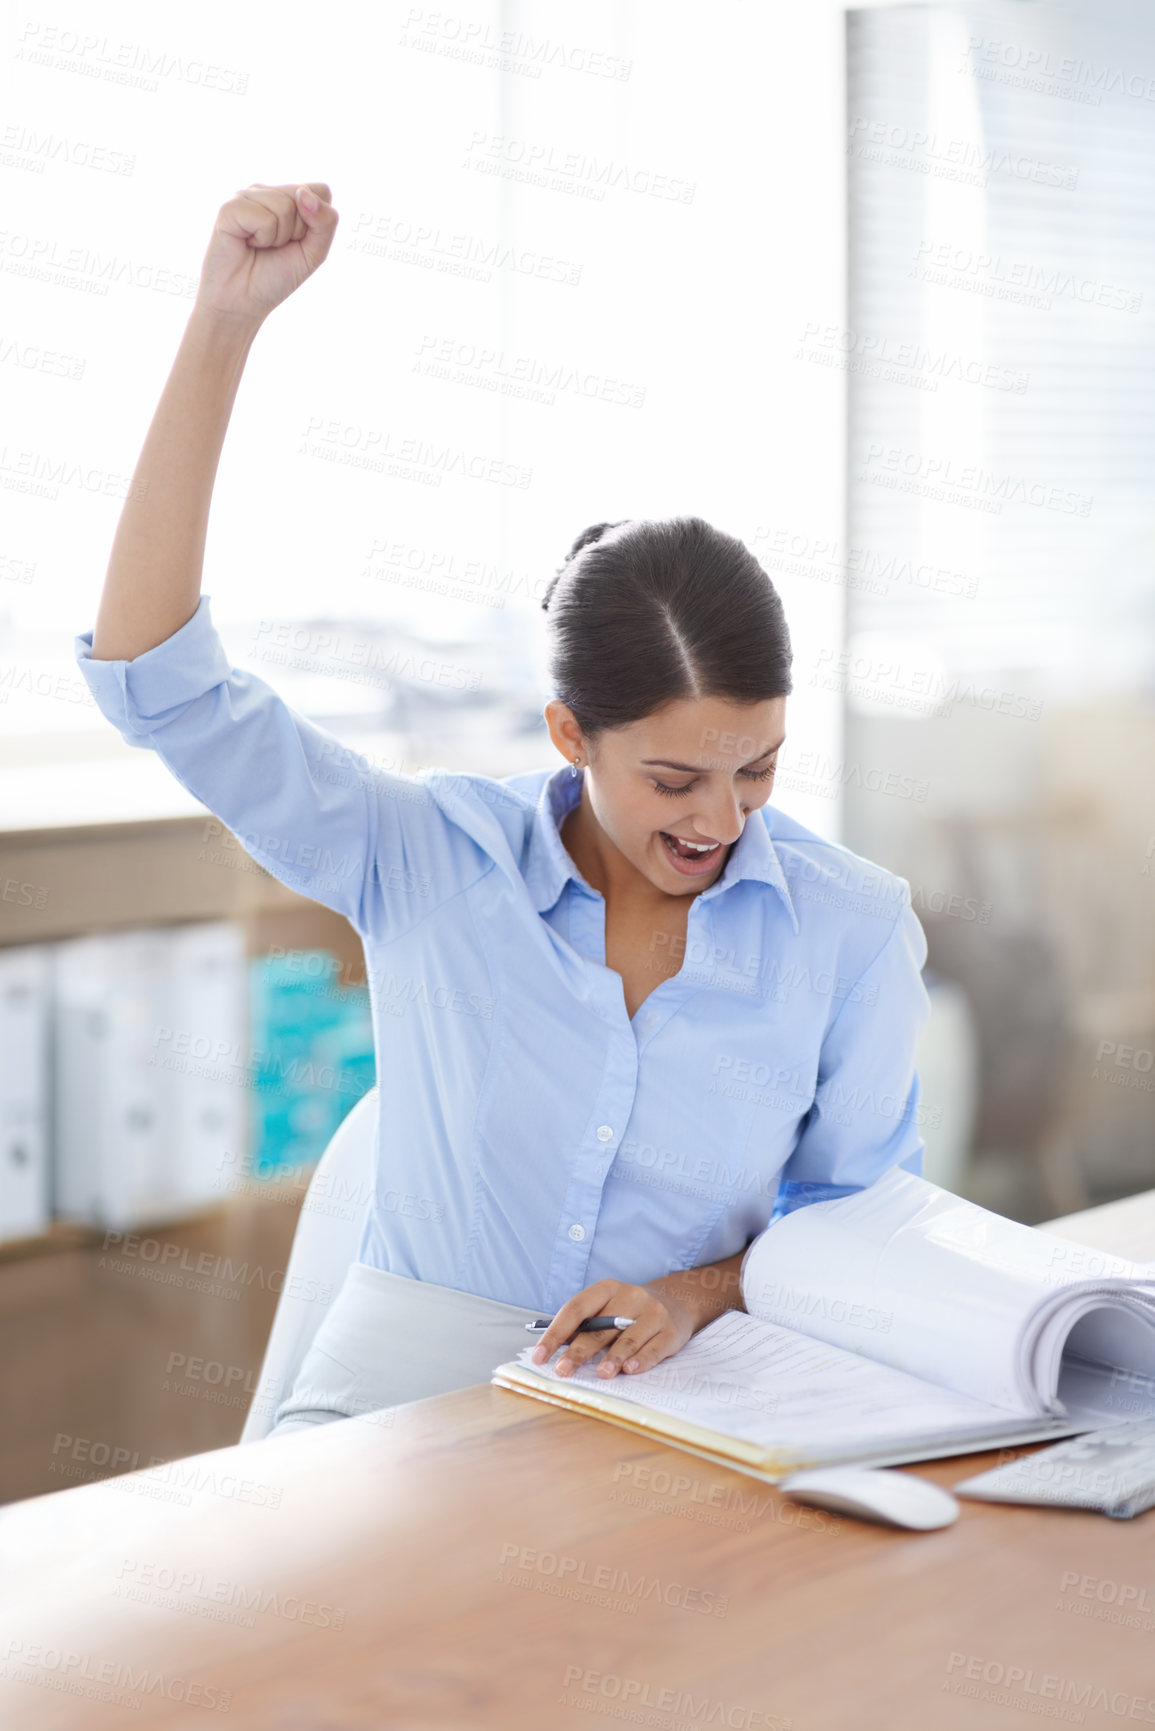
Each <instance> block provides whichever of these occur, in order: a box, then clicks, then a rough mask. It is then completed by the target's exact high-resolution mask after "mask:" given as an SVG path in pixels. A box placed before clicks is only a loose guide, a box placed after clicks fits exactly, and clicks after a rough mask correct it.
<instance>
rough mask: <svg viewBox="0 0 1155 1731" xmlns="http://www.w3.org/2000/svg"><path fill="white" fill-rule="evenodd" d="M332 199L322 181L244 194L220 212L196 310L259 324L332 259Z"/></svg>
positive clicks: (262, 188) (255, 189) (248, 190)
mask: <svg viewBox="0 0 1155 1731" xmlns="http://www.w3.org/2000/svg"><path fill="white" fill-rule="evenodd" d="M331 197H332V194H331V193H330V191H329V188H328V187H327V186H326V184H325V182H324V181H323V180H313V181H307V182H305V183H304V184H303V185H301V186H297V187H294V186H262V185H260V184H259V183H258V184H256V185H253V186H246V187H244V188H242V190H241V191H240V192H238V193H237V194H236V196H235V197H234V198H230V199H229V201H228V203H227V204H223V205H222V206H221V208H220V212H219V214H218V216H217V220H216V226H215V227H214V229H213V234H212V239H211V240H210V241H209V244H208V250H207V251H206V253H205V256H204V263H203V265H202V266H201V280H200V288H199V289H198V291H197V297H196V306H197V308H198V309H200V310H201V311H204V312H210V313H215V314H218V315H221V316H224V317H226V318H237V319H241V320H246V319H247V320H251V321H253V322H255V323H257V324H259V323H260V322H261V321H262V320H263V319H265V318H266V317H267V316H268V314H269V313H271V312H272V310H273V308H274V307H276V306H279V305H280V303H281V302H282V301H283V300H286V299H287V298H288V297H289V295H291V294H292V292H293V290H294V289H296V288H300V286H301V284H302V283H303V282H304V281H305V278H306V277H310V276H312V274H313V272H314V271H315V270H316V269H317V266H318V265H320V264H323V263H324V261H325V258H326V257H327V256H328V252H329V248H330V246H331V245H332V241H333V236H334V234H335V233H336V232H337V212H336V211H335V210H334V209H333V206H332V204H331V203H330V202H329V200H330V198H331Z"/></svg>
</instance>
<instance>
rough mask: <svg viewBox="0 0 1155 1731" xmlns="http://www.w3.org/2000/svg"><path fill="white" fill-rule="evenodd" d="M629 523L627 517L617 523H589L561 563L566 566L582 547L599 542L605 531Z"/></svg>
mask: <svg viewBox="0 0 1155 1731" xmlns="http://www.w3.org/2000/svg"><path fill="white" fill-rule="evenodd" d="M630 521H631V519H630V518H629V517H623V518H622V519H621V521H620V522H618V523H591V524H590V526H589V528H588V529H583V530H582V532H581V534H580V535H579V536H578V538H577V540H576V541H575V542H574V544H573V546H572V547H571V548H570V550H569V552H568V553H567V554H566V556H565V558H564V560H563V561H562V563H563V564H565V565H568V564H569V562H570V560H571V559H574V558H576V557H577V555H578V554H579V553H580V552H581V550H582V548H583V547H588V546H589V545H590V543H591V542H593V541H600V540H601V538H602V536H603V535H604V534H605V532H606V530H607V529H620V528H621V526H622V523H628V522H630Z"/></svg>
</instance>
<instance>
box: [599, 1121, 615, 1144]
mask: <svg viewBox="0 0 1155 1731" xmlns="http://www.w3.org/2000/svg"><path fill="white" fill-rule="evenodd" d="M613 1139H614V1133H613V1131H612V1130H611V1129H610V1127H609V1125H608V1124H599V1125H598V1141H599V1142H612V1141H613Z"/></svg>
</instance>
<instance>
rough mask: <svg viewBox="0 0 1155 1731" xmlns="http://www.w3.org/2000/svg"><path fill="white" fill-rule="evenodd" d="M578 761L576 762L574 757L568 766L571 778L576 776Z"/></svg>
mask: <svg viewBox="0 0 1155 1731" xmlns="http://www.w3.org/2000/svg"><path fill="white" fill-rule="evenodd" d="M578 761H579V760H578V759H577V758H576V757H575V758H574V760H573V762H572V763H571V764H570V766H569V772H570V775H571V776H576V775H577V772H578Z"/></svg>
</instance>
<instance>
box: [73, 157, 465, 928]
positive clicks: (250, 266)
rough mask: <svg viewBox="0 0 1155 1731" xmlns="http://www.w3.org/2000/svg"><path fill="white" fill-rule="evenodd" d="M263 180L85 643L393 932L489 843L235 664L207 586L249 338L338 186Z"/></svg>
mask: <svg viewBox="0 0 1155 1731" xmlns="http://www.w3.org/2000/svg"><path fill="white" fill-rule="evenodd" d="M308 190H309V189H303V188H298V189H296V190H294V189H291V188H288V187H283V186H281V187H266V186H253V187H249V188H248V189H247V190H246V191H244V192H241V193H238V194H237V196H236V197H235V198H234V199H232V200H230V202H229V203H228V204H226V205H224V206H222V208H221V211H220V213H219V215H218V217H217V222H216V227H215V229H214V231H213V237H212V240H211V241H210V243H209V247H208V251H207V252H206V254H205V261H204V268H203V272H202V277H201V284H200V289H199V292H198V295H197V300H196V304H195V306H194V308H193V312H192V315H191V317H190V318H189V322H188V328H187V330H186V331H185V334H184V338H183V340H182V342H181V346H180V350H179V353H178V355H177V358H176V361H175V362H174V364H173V368H172V371H171V373H170V375H169V379H168V383H167V385H166V386H165V390H164V394H163V396H162V397H161V400H160V405H159V407H158V408H157V411H156V414H155V416H154V417H153V421H152V425H151V427H150V429H149V433H148V438H147V440H146V441H145V445H144V449H143V451H142V452H141V456H140V461H139V462H138V464H137V467H136V473H135V476H134V485H133V488H132V490H131V495H130V497H129V499H128V500H127V502H126V503H125V506H124V510H123V512H122V514H121V519H120V525H119V528H118V530H117V534H116V539H115V541H114V544H113V550H112V557H111V559H110V562H109V567H108V574H107V577H106V579H105V584H104V592H103V595H102V597H101V602H100V609H99V615H98V618H97V622H96V624H95V626H94V628H93V630H92V631H91V632H86V633H83V634H80V635H78V636H77V638H76V656H77V660H78V662H79V665H80V668H81V671H82V673H83V675H84V678H85V680H86V681H87V683H88V686H89V689H90V690H91V691H92V694H93V696H94V697H95V699H96V702H97V704H98V706H99V708H100V709H101V711H102V713H103V714H104V715H105V716H106V717H107V718H108V720H110V721H111V722H112V723H113V725H114V726H115V727H116V728H117V729H118V730H119V732H120V734H121V736H122V738H124V739H125V740H126V741H127V743H128V744H130V745H134V746H141V747H144V748H147V749H150V750H153V751H155V752H156V753H157V755H158V757H159V758H160V759H161V761H162V762H163V763H165V764H166V765H167V766H168V768H169V769H170V770H171V771H172V773H173V774H174V775H175V776H176V777H177V779H178V780H179V781H180V783H181V784H182V786H184V787H186V788H187V789H188V790H189V792H190V793H192V794H194V795H195V797H196V798H197V799H199V800H200V801H201V802H202V803H203V804H204V805H205V806H207V807H208V809H209V811H211V812H212V813H214V815H215V816H216V817H218V818H220V819H221V820H222V822H223V823H224V824H226V825H227V826H228V828H229V829H230V830H232V831H233V833H234V834H235V835H236V836H237V837H238V838H239V839H240V841H241V842H242V844H243V846H244V847H245V848H246V849H247V851H248V852H249V853H250V854H251V855H252V856H253V858H254V859H256V860H257V861H259V863H260V864H261V865H263V866H264V867H265V868H266V869H267V870H268V871H269V872H271V873H272V875H273V876H274V877H276V878H278V879H280V881H281V882H282V883H285V884H288V885H289V887H290V888H291V889H294V890H297V891H298V892H299V893H300V894H301V895H305V896H310V897H312V899H313V900H315V901H319V902H323V903H324V904H325V905H326V906H327V907H331V908H335V909H336V910H337V911H338V912H340V913H343V914H345V915H346V916H347V918H348V919H349V920H350V921H351V922H352V923H353V925H354V926H355V927H356V928H357V930H358V931H360V932H362V933H366V932H369V931H370V930H372V931H373V933H374V934H375V935H376V936H378V937H380V938H382V939H386V938H388V937H390V936H393V935H396V934H397V933H398V932H400V931H401V930H403V929H405V928H406V927H407V926H408V925H410V924H412V923H413V922H415V921H417V920H420V919H421V918H423V917H424V916H425V914H427V913H428V912H429V910H430V909H431V908H432V907H433V906H434V905H435V904H436V902H437V901H439V900H441V899H443V898H445V897H447V896H451V895H453V894H456V892H457V891H458V890H459V889H460V888H461V887H462V884H463V883H464V882H465V881H467V880H468V878H469V877H471V876H472V877H476V876H478V875H479V874H480V873H481V872H482V871H483V870H484V869H485V866H486V863H487V861H486V858H485V857H484V856H481V855H479V850H478V849H477V848H476V847H475V846H474V844H473V843H472V842H471V841H470V840H469V839H468V838H467V837H466V835H465V834H464V833H463V832H461V831H459V830H458V829H457V828H456V827H455V826H454V825H453V824H452V823H451V822H450V821H449V819H448V818H447V817H446V816H445V814H444V812H443V811H442V809H441V808H440V807H439V805H438V804H437V802H436V801H435V800H434V799H433V798H431V797H430V795H429V793H428V791H427V789H425V788H423V787H421V786H419V785H417V782H416V780H415V778H412V777H406V776H401V775H394V774H392V773H391V772H389V771H386V770H382V769H377V768H375V767H373V766H372V765H370V764H369V762H368V761H367V760H366V759H364V758H362V757H361V756H360V755H359V754H358V753H356V752H354V751H350V750H349V749H347V748H346V747H345V746H344V745H342V744H341V743H340V741H339V740H338V739H337V738H335V736H334V735H333V734H332V733H330V732H328V731H327V730H326V729H325V728H323V727H320V726H318V725H317V724H316V723H315V722H313V721H310V720H309V719H308V718H307V717H305V716H303V715H300V714H298V712H297V711H296V710H294V709H293V708H291V706H290V705H289V704H287V703H286V702H285V700H284V698H282V697H281V696H280V695H279V693H278V692H277V691H276V690H275V689H274V688H273V687H272V686H271V685H269V684H268V683H267V681H265V680H263V679H260V678H259V677H258V676H257V675H256V674H254V673H247V672H244V671H243V670H241V669H239V668H236V667H233V666H232V665H231V663H230V661H229V657H228V655H227V653H226V651H225V648H224V645H223V643H222V642H221V639H220V637H219V635H218V633H217V631H216V629H215V627H214V625H213V623H212V620H211V618H210V614H209V596H208V595H201V594H200V586H201V570H202V566H203V562H204V546H205V534H206V528H207V523H208V513H209V505H210V502H211V498H212V488H213V481H214V479H215V476H216V469H217V464H218V462H219V460H220V453H221V446H222V444H223V442H224V435H225V429H226V427H227V425H228V421H229V415H230V413H231V410H232V405H233V401H234V399H235V397H236V393H237V387H238V385H239V383H240V377H241V372H242V370H243V367H244V363H245V359H246V357H247V355H248V351H249V347H250V345H251V343H252V341H253V338H254V336H255V335H256V333H257V331H258V330H259V329H260V326H261V324H262V322H263V320H264V319H265V318H266V317H267V315H268V313H269V312H270V311H271V310H272V308H273V307H275V306H276V305H277V303H278V302H279V301H281V300H283V299H284V298H285V296H286V295H288V294H290V293H291V292H292V290H293V289H294V288H296V287H297V286H298V284H299V283H301V282H303V281H304V280H305V278H306V277H307V276H308V275H309V274H310V273H311V272H312V271H313V270H315V269H316V267H317V265H318V264H320V263H321V261H322V260H323V259H324V257H325V255H326V253H327V252H328V249H329V244H330V241H331V240H332V237H333V232H334V229H335V227H336V223H337V213H336V212H335V211H334V210H333V208H332V206H331V205H330V203H329V188H328V187H327V186H326V185H325V184H324V183H323V182H319V181H318V182H312V183H311V191H312V193H313V194H315V195H316V204H315V209H313V210H312V211H310V210H309V209H308V208H307V203H306V193H307V192H308Z"/></svg>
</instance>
